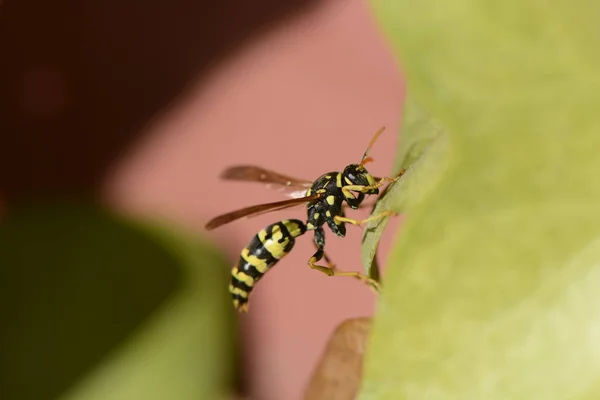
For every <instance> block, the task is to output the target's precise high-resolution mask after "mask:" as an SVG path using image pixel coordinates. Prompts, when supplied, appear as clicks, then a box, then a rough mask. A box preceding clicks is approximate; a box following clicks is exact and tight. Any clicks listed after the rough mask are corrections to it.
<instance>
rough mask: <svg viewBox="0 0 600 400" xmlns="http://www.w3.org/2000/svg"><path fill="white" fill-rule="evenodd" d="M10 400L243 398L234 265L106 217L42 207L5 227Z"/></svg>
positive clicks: (145, 227) (0, 237) (3, 344)
mask: <svg viewBox="0 0 600 400" xmlns="http://www.w3.org/2000/svg"><path fill="white" fill-rule="evenodd" d="M0 266H1V268H0V282H2V290H1V291H0V296H1V303H2V304H3V305H4V306H3V307H2V309H1V310H2V311H1V313H0V324H1V325H0V354H2V358H1V360H2V361H1V367H0V374H1V376H0V398H3V399H36V400H39V399H56V398H60V399H68V400H84V399H85V400H93V399H102V400H113V399H167V398H174V399H178V400H180V399H215V398H217V397H218V396H220V395H223V393H225V391H226V390H227V389H230V388H231V384H232V381H231V379H232V374H233V369H232V366H233V361H234V360H233V356H234V352H233V349H234V347H233V345H232V344H233V343H234V336H233V329H234V326H233V318H232V317H233V311H232V307H231V304H230V299H229V296H227V290H226V288H227V281H228V275H229V274H228V266H227V263H226V261H225V260H224V259H223V257H222V256H220V255H219V254H217V253H216V252H215V251H213V250H211V249H210V247H209V246H207V245H206V244H204V243H202V242H199V241H198V240H197V239H196V238H194V237H192V236H191V235H189V234H186V233H184V232H181V231H178V230H177V229H176V228H174V227H169V226H167V225H165V224H161V223H150V222H141V221H134V220H130V219H126V218H122V217H118V216H115V215H113V214H110V213H107V212H104V211H102V210H100V209H96V208H92V207H87V206H75V205H60V206H39V207H28V208H24V209H20V210H16V211H15V210H11V212H9V213H8V214H7V215H6V216H5V218H4V219H3V220H2V221H1V223H0Z"/></svg>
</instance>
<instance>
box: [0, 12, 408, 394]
mask: <svg viewBox="0 0 600 400" xmlns="http://www.w3.org/2000/svg"><path fill="white" fill-rule="evenodd" d="M24 3H28V4H29V6H30V7H35V9H36V10H37V11H38V13H40V15H39V16H32V15H31V14H30V11H28V10H27V9H25V8H24V7H25V6H23V5H16V4H14V5H11V3H10V2H9V3H8V4H5V5H1V6H0V7H4V9H1V8H0V14H2V17H1V18H3V21H2V22H3V26H4V27H3V28H2V29H3V30H4V35H3V37H4V39H2V43H1V44H2V46H3V48H4V49H5V50H6V51H5V52H4V53H5V54H8V55H12V59H10V60H12V61H11V62H7V63H3V65H2V66H1V68H2V76H3V77H4V78H2V79H3V80H2V82H1V84H2V89H3V92H4V93H8V94H9V96H7V98H6V99H3V100H2V101H3V103H4V104H3V107H2V109H4V110H5V112H6V115H0V117H1V119H2V121H3V122H0V123H1V124H2V126H0V127H1V128H2V131H5V132H7V131H11V130H17V131H23V132H26V133H25V134H23V135H20V136H18V137H8V136H6V137H3V138H2V140H3V141H6V140H7V141H8V143H5V144H4V145H3V146H0V159H2V160H3V161H2V162H3V163H6V164H5V165H4V166H3V167H4V168H2V171H3V172H0V174H1V175H0V178H1V179H2V186H0V193H2V195H3V196H4V197H5V198H4V200H3V201H0V211H1V210H2V208H3V204H6V205H7V207H10V203H11V202H13V201H20V200H21V199H24V198H28V197H32V196H36V195H37V194H38V193H40V192H50V193H77V194H80V193H82V192H83V193H96V194H100V195H101V196H102V197H103V198H104V199H105V200H106V201H107V202H109V203H110V204H112V205H113V206H114V207H116V208H119V209H122V210H126V211H128V212H133V213H137V214H153V215H156V214H160V215H162V216H164V217H166V218H169V219H171V220H174V221H176V222H178V223H181V224H184V225H186V226H188V227H191V228H192V229H194V230H195V231H196V232H198V233H200V234H206V235H208V236H210V238H211V240H213V241H214V242H215V243H216V244H218V245H219V246H221V247H222V248H223V249H224V250H225V251H226V252H227V254H228V256H229V257H230V259H231V261H232V262H233V261H234V260H235V259H236V258H237V257H238V254H239V251H240V250H241V249H242V248H243V246H245V245H246V244H247V242H248V241H249V240H250V238H251V237H252V235H254V234H255V233H256V232H257V231H258V230H259V229H261V228H262V227H263V226H264V225H266V224H268V223H271V222H274V221H276V220H279V219H282V218H287V217H294V218H302V217H303V216H304V215H305V213H304V209H303V208H302V207H300V208H298V209H292V210H289V211H282V212H277V213H272V214H268V215H263V216H260V217H257V218H252V219H245V220H241V221H239V222H235V223H233V224H231V225H228V226H225V227H223V228H220V229H218V230H216V231H214V232H210V233H206V232H204V230H203V224H204V222H205V221H206V220H208V219H209V218H211V217H212V216H214V215H216V214H220V213H223V212H226V211H230V210H233V209H236V208H240V207H243V206H247V205H252V204H257V203H262V202H271V201H277V200H280V199H284V197H283V196H282V195H281V193H278V192H277V191H274V190H270V189H267V188H265V187H262V186H261V185H259V184H242V183H240V184H236V183H227V182H220V181H219V179H218V174H219V172H220V171H221V170H222V169H223V168H225V167H226V166H228V165H232V164H245V163H247V164H258V165H261V166H264V167H267V168H272V169H276V170H278V171H280V172H282V173H284V174H289V175H292V176H298V177H302V178H307V179H310V180H312V179H314V178H316V177H317V176H319V175H320V174H322V173H324V172H329V171H334V170H339V169H341V168H343V167H344V166H345V165H346V164H349V163H352V162H358V161H359V160H360V157H361V155H362V153H363V151H364V149H365V146H366V145H367V143H368V141H369V140H370V138H371V136H372V134H373V133H374V132H375V131H376V130H377V129H378V128H379V127H380V126H382V125H385V126H386V127H387V131H386V133H385V134H384V135H383V136H382V137H381V138H380V140H379V142H378V143H377V144H376V145H375V147H374V148H373V150H372V153H371V154H372V156H373V158H375V162H374V163H373V164H370V165H369V169H370V171H371V172H372V173H373V174H374V175H379V176H383V175H387V174H389V173H391V168H392V164H393V157H394V154H395V148H396V141H397V132H398V126H399V122H400V121H399V114H400V110H401V102H402V99H403V94H404V88H403V82H402V80H401V78H400V76H399V72H398V67H397V65H396V63H395V61H394V59H393V57H392V55H391V53H390V51H389V49H388V47H387V45H386V43H385V42H384V39H383V38H382V36H381V34H380V33H379V31H378V28H377V27H376V25H375V23H374V19H373V16H372V15H371V12H370V10H369V6H368V3H367V2H364V1H346V0H325V1H300V0H298V1H290V2H289V4H287V5H281V4H280V3H279V2H273V1H270V0H265V1H257V2H255V3H252V5H251V6H249V5H247V4H246V5H245V4H243V3H245V2H238V1H228V2H224V3H223V5H222V6H206V5H205V6H204V7H205V8H202V6H200V5H195V6H193V5H191V3H190V2H185V1H183V2H173V5H171V6H164V5H158V4H157V3H154V2H144V3H140V4H139V5H137V6H136V5H134V4H133V3H132V4H123V5H122V6H119V4H121V3H119V2H107V3H102V6H101V5H100V3H98V4H97V3H92V2H82V3H78V4H79V6H75V5H73V4H71V3H69V2H62V3H60V2H59V3H58V4H56V3H52V4H50V3H44V2H41V1H25V2H24ZM225 3H227V4H225ZM142 4H143V5H142ZM163 7H167V8H163ZM190 7H191V9H190ZM194 7H195V8H194ZM139 13H141V14H139ZM36 15H37V14H36ZM49 15H52V16H54V17H56V18H54V19H53V18H49ZM132 20H133V22H132ZM221 20H224V22H222V23H221V22H219V23H217V22H216V21H221ZM25 21H27V22H25ZM73 21H75V22H73ZM157 22H161V23H157ZM136 23H139V24H140V25H139V26H138V25H136ZM57 26H58V28H57ZM26 28H28V29H26ZM7 34H8V37H7ZM132 49H134V50H132ZM6 77H9V78H6ZM11 77H12V78H11ZM13 78H15V79H13ZM5 89H6V90H5ZM182 90H183V94H181V93H182ZM115 93H116V95H115ZM4 105H5V106H6V107H4ZM3 136H4V135H3ZM31 143H35V145H34V146H32V145H31ZM2 149H4V150H2ZM69 149H76V151H72V150H69ZM73 165H77V167H76V168H74V167H73ZM0 200H1V199H0ZM354 215H358V216H364V215H366V214H365V212H364V211H363V212H356V213H355V214H354ZM396 226H397V221H394V222H393V223H391V224H390V225H389V230H388V234H386V235H385V236H384V238H383V241H382V245H381V247H380V255H379V257H380V262H381V263H382V264H383V263H384V261H385V256H386V255H387V251H388V249H389V247H390V243H391V242H392V241H393V237H392V235H391V234H390V233H391V232H393V231H394V230H395V227H396ZM326 235H327V240H328V245H327V251H328V254H330V255H331V257H332V258H333V261H334V262H335V263H336V264H337V265H338V266H339V268H340V269H344V270H362V265H361V257H360V251H361V250H360V249H361V247H360V244H361V237H362V230H361V228H358V227H353V226H349V227H348V235H347V237H346V238H345V239H343V240H342V239H339V238H337V237H334V235H333V234H331V232H329V231H327V233H326ZM313 252H314V247H313V244H312V243H311V239H310V238H308V237H307V238H303V239H300V240H299V241H298V243H297V245H296V247H295V249H294V251H293V252H292V254H291V255H289V256H288V257H287V258H286V259H285V260H284V261H282V262H281V263H280V264H279V265H277V267H276V268H275V269H274V270H273V271H271V272H270V273H269V274H268V275H267V276H266V277H265V278H264V280H262V281H261V282H260V284H259V285H258V286H257V289H256V290H255V291H254V292H253V295H252V298H251V305H250V313H249V314H248V315H245V316H240V318H241V320H242V329H243V337H244V338H245V347H244V351H245V354H244V357H245V361H244V362H245V377H244V383H245V389H246V391H247V393H248V395H250V396H251V397H252V398H256V399H261V400H275V399H277V400H279V399H289V400H294V399H299V398H301V395H302V390H303V388H304V386H305V384H306V382H307V379H309V377H310V374H311V372H312V368H313V367H314V365H315V362H316V361H317V359H318V358H319V356H320V353H321V351H322V350H323V348H324V345H325V343H326V341H327V339H328V337H329V335H330V334H331V332H332V331H333V329H334V328H335V326H336V325H338V324H339V323H340V322H341V321H342V320H344V319H346V318H350V317H359V316H366V315H371V314H372V311H373V307H374V300H375V299H374V295H373V294H372V293H371V292H370V291H369V290H368V289H367V288H366V287H365V286H363V285H362V284H361V283H360V282H358V281H355V280H352V279H350V278H328V277H326V276H325V275H323V274H321V273H319V272H317V271H312V270H311V269H309V268H308V266H307V264H306V262H307V260H308V258H309V257H310V256H311V255H312V254H313ZM224 290H226V288H224Z"/></svg>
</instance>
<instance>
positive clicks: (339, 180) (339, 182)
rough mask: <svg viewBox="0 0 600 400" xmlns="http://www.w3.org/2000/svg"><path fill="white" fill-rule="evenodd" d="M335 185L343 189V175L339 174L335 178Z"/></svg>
mask: <svg viewBox="0 0 600 400" xmlns="http://www.w3.org/2000/svg"><path fill="white" fill-rule="evenodd" d="M335 185H336V186H337V187H342V173H341V172H338V174H337V175H336V177H335Z"/></svg>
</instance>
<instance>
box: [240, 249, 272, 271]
mask: <svg viewBox="0 0 600 400" xmlns="http://www.w3.org/2000/svg"><path fill="white" fill-rule="evenodd" d="M242 258H243V259H244V261H246V262H247V263H248V264H250V265H252V266H253V267H254V268H256V269H257V270H258V272H260V273H261V274H264V273H265V272H267V270H268V269H269V266H268V265H267V262H266V261H265V260H261V259H260V258H258V257H256V256H253V255H250V252H249V251H248V249H244V250H242Z"/></svg>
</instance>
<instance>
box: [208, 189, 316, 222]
mask: <svg viewBox="0 0 600 400" xmlns="http://www.w3.org/2000/svg"><path fill="white" fill-rule="evenodd" d="M320 197H321V195H320V194H315V195H312V196H306V197H301V198H298V199H289V200H283V201H276V202H273V203H266V204H259V205H256V206H250V207H245V208H242V209H239V210H236V211H232V212H229V213H227V214H223V215H219V216H218V217H215V218H213V219H211V220H210V221H208V222H207V223H206V225H205V228H206V229H207V230H212V229H215V228H218V227H219V226H222V225H225V224H228V223H230V222H232V221H235V220H237V219H240V218H243V217H249V216H252V215H256V214H259V213H265V212H267V211H275V210H280V209H284V208H288V207H292V206H296V205H300V204H304V203H308V202H310V201H314V200H317V199H319V198H320Z"/></svg>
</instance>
